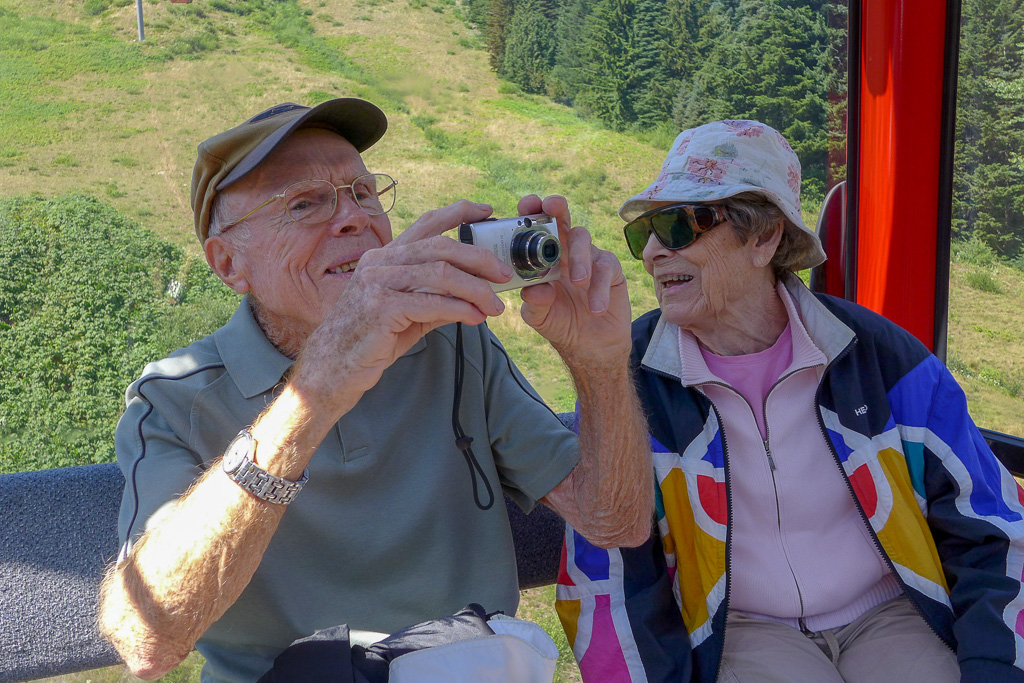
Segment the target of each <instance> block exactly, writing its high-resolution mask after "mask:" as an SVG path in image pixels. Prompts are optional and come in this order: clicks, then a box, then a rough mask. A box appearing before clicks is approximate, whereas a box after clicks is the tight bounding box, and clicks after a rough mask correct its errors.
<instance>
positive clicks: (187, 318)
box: [0, 196, 237, 472]
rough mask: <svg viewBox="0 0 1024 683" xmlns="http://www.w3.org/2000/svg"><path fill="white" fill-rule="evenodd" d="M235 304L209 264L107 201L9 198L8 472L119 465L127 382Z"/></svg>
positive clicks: (3, 430)
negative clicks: (172, 290) (174, 293)
mask: <svg viewBox="0 0 1024 683" xmlns="http://www.w3.org/2000/svg"><path fill="white" fill-rule="evenodd" d="M172 280H178V281H179V282H181V283H182V284H183V286H182V287H181V294H180V297H179V298H180V303H179V301H177V300H175V299H172V298H170V297H168V295H167V294H166V292H167V288H168V284H169V283H170V282H171V281H172ZM235 305H237V297H236V296H235V295H234V293H232V292H230V290H228V289H227V288H226V287H224V286H223V285H221V284H220V283H219V281H217V280H216V279H215V278H214V276H213V275H212V274H211V273H210V272H209V270H208V269H207V268H206V267H205V264H203V263H201V262H198V261H197V259H196V258H195V257H192V258H188V257H186V256H185V254H184V252H183V251H182V250H181V249H179V248H178V247H176V246H174V245H172V244H169V243H167V242H164V241H162V240H160V239H158V238H156V237H155V236H153V235H152V233H150V232H149V231H147V230H146V229H144V228H142V227H140V226H139V225H137V224H136V223H134V222H133V221H131V220H129V219H128V218H126V217H125V216H123V215H121V214H119V213H118V212H117V211H115V210H114V209H113V208H111V207H109V206H107V205H105V204H102V203H101V202H99V201H98V200H96V199H93V198H90V197H82V196H71V197H63V198H59V199H52V200H45V199H41V198H16V199H5V200H0V472H14V471H21V470H27V469H42V468H48V467H64V466H70V465H82V464H87V463H94V462H108V461H111V460H113V458H114V441H113V434H114V427H115V425H116V423H117V419H118V417H119V416H120V414H121V412H122V411H123V407H124V406H123V401H124V399H123V396H124V390H125V387H126V386H127V385H128V384H129V383H130V382H131V381H132V380H134V379H135V378H136V377H138V376H139V374H140V373H141V371H142V368H143V366H144V365H145V364H146V363H148V362H150V361H153V360H157V359H159V358H162V357H163V356H165V355H167V353H169V352H170V351H172V350H173V349H174V348H177V347H178V346H182V345H184V344H186V343H188V342H190V341H191V340H192V339H194V338H196V337H199V336H202V335H204V334H207V333H209V332H210V331H212V330H213V329H216V327H218V326H219V325H220V324H222V323H223V322H224V320H226V318H227V316H228V315H230V313H231V311H232V310H233V309H234V307H235Z"/></svg>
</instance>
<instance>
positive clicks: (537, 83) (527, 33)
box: [498, 0, 555, 93]
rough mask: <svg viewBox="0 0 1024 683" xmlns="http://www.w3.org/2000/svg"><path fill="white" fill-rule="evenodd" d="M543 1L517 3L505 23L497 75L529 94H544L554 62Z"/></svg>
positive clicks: (551, 39)
mask: <svg viewBox="0 0 1024 683" xmlns="http://www.w3.org/2000/svg"><path fill="white" fill-rule="evenodd" d="M547 9H548V8H547V5H546V3H545V2H544V0H520V2H519V4H518V5H517V6H516V8H515V11H514V12H513V14H512V18H511V19H510V20H509V24H508V32H507V34H506V36H505V57H504V59H503V60H502V68H501V70H500V71H499V72H498V73H499V74H500V75H501V76H502V77H504V78H507V79H509V80H510V81H512V82H514V83H518V84H519V85H520V86H521V87H522V89H523V90H525V91H526V92H530V93H543V92H545V82H546V80H547V74H548V72H549V71H550V70H551V66H552V62H553V61H554V46H555V41H554V38H555V36H554V31H553V28H554V27H553V25H552V23H551V20H550V19H549V18H548V12H547Z"/></svg>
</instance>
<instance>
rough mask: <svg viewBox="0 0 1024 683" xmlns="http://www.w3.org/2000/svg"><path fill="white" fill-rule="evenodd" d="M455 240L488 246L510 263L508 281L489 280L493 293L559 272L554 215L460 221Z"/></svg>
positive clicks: (544, 279)
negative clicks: (477, 221)
mask: <svg viewBox="0 0 1024 683" xmlns="http://www.w3.org/2000/svg"><path fill="white" fill-rule="evenodd" d="M459 241H460V242H462V243H463V244H475V245H476V246H478V247H485V248H487V249H490V250H491V251H492V252H494V255H495V256H497V257H498V258H499V259H500V260H502V261H504V262H505V263H507V264H509V265H510V266H512V270H514V271H515V275H513V276H512V279H511V280H509V281H508V282H505V283H503V284H497V283H494V282H492V283H491V288H493V289H494V291H495V292H505V291H508V290H510V289H519V288H520V287H528V286H530V285H539V284H541V283H542V282H553V281H554V280H557V279H558V278H559V276H560V275H561V272H562V271H561V268H560V267H559V261H560V260H561V258H562V245H561V243H560V242H559V241H558V225H557V223H556V222H555V219H554V218H552V217H551V216H548V215H545V214H542V213H541V214H536V215H534V216H519V217H517V218H488V219H487V220H484V221H481V222H479V223H463V224H462V225H460V226H459Z"/></svg>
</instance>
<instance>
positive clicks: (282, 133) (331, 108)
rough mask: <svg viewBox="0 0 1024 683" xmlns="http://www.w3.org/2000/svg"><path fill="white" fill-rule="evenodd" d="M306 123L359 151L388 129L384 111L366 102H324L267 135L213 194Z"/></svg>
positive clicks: (344, 98)
mask: <svg viewBox="0 0 1024 683" xmlns="http://www.w3.org/2000/svg"><path fill="white" fill-rule="evenodd" d="M310 124H323V125H325V126H327V127H329V128H331V129H333V130H334V131H335V132H336V133H337V134H338V135H340V136H341V137H343V138H345V139H346V140H348V141H349V142H350V143H352V146H353V147H355V148H356V150H357V151H359V152H363V151H365V150H367V149H369V148H370V147H371V146H373V144H374V143H375V142H377V141H378V140H380V139H381V137H382V136H383V135H384V132H385V131H386V130H387V129H388V119H387V117H386V116H385V115H384V112H383V111H381V110H380V108H379V107H377V106H376V105H374V104H371V103H370V102H367V101H366V100H360V99H356V98H353V97H343V98H339V99H335V100H328V101H327V102H323V103H321V104H318V105H317V106H315V107H313V108H312V109H310V110H309V111H307V112H306V113H305V114H303V115H302V116H300V117H299V118H297V119H295V120H294V121H292V122H291V123H289V124H288V125H285V126H282V127H281V128H278V129H277V130H275V131H274V132H273V133H271V134H270V135H268V136H267V137H266V138H265V139H264V140H263V141H262V142H261V143H260V144H259V145H257V146H256V148H255V149H253V150H252V151H251V152H249V153H248V154H247V155H245V157H244V158H243V159H242V160H241V161H240V162H238V164H236V165H235V167H234V168H233V169H231V172H230V173H228V174H227V175H226V176H224V178H223V179H222V180H221V181H220V182H219V183H217V186H216V189H217V191H220V190H223V189H224V188H226V187H228V186H229V185H231V184H232V183H234V182H235V181H237V180H238V179H240V178H242V177H243V176H245V175H246V174H247V173H249V172H250V171H252V170H253V169H254V168H256V167H257V166H258V165H259V164H260V162H262V161H263V160H264V159H266V158H267V157H268V156H269V155H270V153H271V152H273V151H274V150H275V149H276V148H277V146H278V145H280V144H281V143H282V142H284V140H286V139H287V138H288V136H289V135H291V134H292V133H294V132H295V131H296V130H298V129H299V128H301V127H303V126H308V125H310Z"/></svg>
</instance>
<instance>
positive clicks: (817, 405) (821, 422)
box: [723, 337, 956, 652]
mask: <svg viewBox="0 0 1024 683" xmlns="http://www.w3.org/2000/svg"><path fill="white" fill-rule="evenodd" d="M856 343H857V339H856V337H855V338H854V339H853V341H851V342H850V343H849V344H847V346H846V348H845V349H843V351H842V352H841V353H840V354H839V355H838V356H836V357H835V359H834V360H833V361H832V362H831V363H829V364H828V366H827V367H826V368H825V371H824V372H823V373H822V374H821V381H820V382H819V383H818V388H817V390H816V391H815V392H814V413H815V416H816V417H817V418H818V429H820V430H821V435H822V437H823V438H824V439H825V443H826V444H827V445H828V449H829V451H831V453H832V459H833V461H834V462H835V463H836V467H838V468H839V474H841V475H842V477H843V481H844V482H846V488H847V489H848V490H849V491H850V496H851V497H852V498H853V504H854V505H855V506H856V507H857V512H858V513H860V518H861V520H862V521H863V522H864V526H865V527H867V530H868V533H869V534H870V535H871V540H872V541H873V542H874V544H875V548H876V549H877V550H878V554H879V556H881V558H882V559H883V560H885V564H886V566H887V567H889V571H890V572H892V575H893V576H894V577H896V581H897V583H899V585H900V588H901V589H903V594H904V595H906V596H907V599H908V600H909V601H910V604H911V605H912V606H913V607H914V610H915V611H916V612H917V613H918V614H919V615H921V620H922V621H924V623H925V624H927V626H928V628H929V629H930V630H931V632H932V633H934V634H935V637H936V638H938V639H939V640H940V641H942V643H943V644H944V645H945V646H946V647H948V648H949V649H950V650H952V651H953V652H956V648H954V647H953V645H952V644H951V643H949V642H948V641H947V640H946V639H945V638H943V637H942V634H940V633H939V632H938V631H936V630H935V627H934V626H932V625H931V622H929V621H928V618H927V617H926V616H925V614H924V612H923V611H922V610H921V608H920V607H919V606H918V604H917V602H915V601H914V600H913V598H911V597H910V594H909V593H907V584H906V583H905V582H904V581H903V578H902V577H901V576H900V573H899V572H898V571H896V565H894V564H893V563H892V560H891V559H889V554H888V553H887V552H885V549H884V548H883V547H882V542H881V541H879V540H878V535H877V534H875V530H874V529H873V528H872V526H871V522H870V521H868V516H867V514H866V513H865V512H864V508H863V506H861V504H860V500H859V499H858V498H857V494H856V492H855V491H854V490H853V484H851V483H850V478H849V477H848V476H847V475H846V470H845V469H843V463H842V462H841V461H840V460H839V453H838V452H837V451H836V447H835V445H834V444H833V443H832V439H830V438H829V437H828V430H827V429H826V427H825V419H824V418H823V417H822V416H821V387H822V386H823V385H824V384H825V376H826V374H828V371H829V370H830V369H832V366H833V365H835V364H836V363H837V362H838V361H839V360H840V359H842V358H843V357H845V356H846V355H847V353H848V352H849V351H850V349H852V348H853V345H854V344H856ZM723 642H724V641H723Z"/></svg>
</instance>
